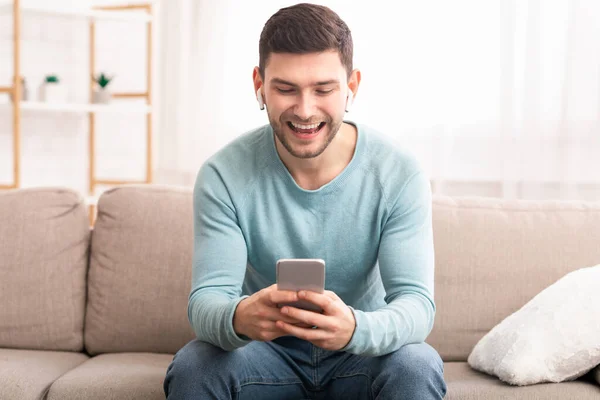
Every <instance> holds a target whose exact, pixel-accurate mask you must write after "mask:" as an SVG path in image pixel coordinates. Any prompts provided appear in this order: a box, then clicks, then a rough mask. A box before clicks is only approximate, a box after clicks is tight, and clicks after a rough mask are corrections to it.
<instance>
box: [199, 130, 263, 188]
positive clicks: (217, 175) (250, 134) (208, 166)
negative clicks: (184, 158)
mask: <svg viewBox="0 0 600 400" xmlns="http://www.w3.org/2000/svg"><path fill="white" fill-rule="evenodd" d="M271 134H272V133H271V131H270V126H269V125H264V126H261V127H258V128H256V129H253V130H251V131H247V132H245V133H243V134H242V135H240V136H239V137H237V138H235V139H234V140H232V141H231V142H229V143H228V144H227V145H225V146H224V147H223V148H221V149H220V150H219V151H217V152H216V153H215V154H213V155H212V156H211V157H209V158H208V159H207V160H206V161H205V162H204V163H203V164H202V165H201V167H200V169H199V171H198V174H197V177H196V182H195V188H196V190H199V189H200V188H206V187H209V186H223V187H224V188H225V189H226V190H227V191H228V192H230V194H231V193H242V192H244V191H245V190H246V188H247V187H248V185H249V184H251V183H252V182H253V181H255V180H256V179H257V177H258V176H259V175H260V174H261V173H262V172H263V171H264V170H265V169H267V168H266V167H267V166H268V165H269V163H270V162H271V161H272V160H271V157H270V156H269V154H270V153H269V150H270V149H269V147H268V146H269V145H270V143H271V141H270V138H269V136H268V135H271Z"/></svg>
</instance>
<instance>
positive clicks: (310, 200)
mask: <svg viewBox="0 0 600 400" xmlns="http://www.w3.org/2000/svg"><path fill="white" fill-rule="evenodd" d="M349 123H352V122H349ZM352 124H353V125H355V126H356V127H357V129H358V139H357V144H356V149H355V153H354V156H353V158H352V160H351V162H350V163H349V164H348V165H347V167H346V168H345V169H344V170H343V171H342V173H341V174H339V175H338V176H337V177H336V178H335V179H334V180H333V181H331V182H330V183H328V184H327V185H324V186H322V187H321V188H319V189H318V190H304V189H302V188H301V187H299V186H298V185H297V184H296V182H295V181H294V179H293V178H292V176H291V175H290V173H289V172H288V170H287V168H286V167H285V165H284V164H283V163H282V162H281V159H280V158H279V155H278V153H277V150H276V148H275V142H274V140H275V139H274V135H273V130H272V128H271V127H270V125H267V126H263V127H261V128H258V129H256V130H253V131H251V132H248V133H246V134H244V135H243V136H241V137H240V138H238V139H236V140H235V141H233V142H232V143H230V144H229V145H227V146H226V147H225V148H223V149H222V150H220V151H219V152H218V153H217V154H215V155H214V156H212V157H211V158H210V159H209V160H207V161H206V162H205V163H204V164H203V165H202V167H201V168H200V171H199V173H198V178H197V181H196V184H195V187H194V252H193V270H192V289H191V293H190V296H189V306H188V317H189V320H190V323H191V325H192V327H193V329H194V331H195V333H196V335H197V337H198V338H199V339H200V340H203V341H206V342H209V343H212V344H214V345H216V346H220V347H221V348H223V349H225V350H233V349H236V348H238V347H241V346H244V345H246V344H247V343H249V342H250V341H249V340H247V339H246V338H243V337H240V336H238V335H237V334H236V333H235V331H234V330H233V316H234V312H235V309H236V307H237V304H238V303H239V302H240V301H241V300H242V299H243V298H245V297H247V296H248V295H250V294H252V293H254V292H256V291H258V290H260V289H263V288H265V287H267V286H270V285H272V284H274V283H275V276H276V274H275V264H276V262H277V260H278V259H280V258H321V259H323V260H325V263H326V277H325V288H326V289H327V290H331V291H333V292H335V293H337V295H338V296H339V297H341V299H342V300H343V301H344V302H345V303H346V304H347V305H348V306H350V307H351V309H352V311H353V312H354V316H355V319H356V329H355V331H354V334H353V336H352V339H351V340H350V343H348V345H347V346H346V347H345V348H344V349H343V350H344V351H347V352H349V353H354V354H363V355H371V356H376V355H383V354H387V353H390V352H392V351H395V350H397V349H399V348H400V347H401V346H403V345H404V344H407V343H415V342H422V341H424V340H425V338H426V337H427V335H428V334H429V332H430V331H431V328H432V327H433V320H434V315H435V303H434V300H433V279H434V252H433V234H432V226H431V223H432V222H431V189H430V185H429V181H428V179H427V177H426V176H425V174H424V173H423V171H422V169H421V168H420V166H419V164H418V163H417V161H416V160H415V158H414V157H413V156H411V155H410V154H408V153H407V152H406V151H404V150H401V149H398V148H397V147H395V146H394V145H393V144H392V142H390V141H388V140H386V139H385V138H384V137H383V136H382V135H381V134H379V133H377V132H375V131H374V130H372V129H370V128H368V127H366V126H363V125H357V124H354V123H352Z"/></svg>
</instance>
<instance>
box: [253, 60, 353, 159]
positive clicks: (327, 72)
mask: <svg viewBox="0 0 600 400" xmlns="http://www.w3.org/2000/svg"><path fill="white" fill-rule="evenodd" d="M263 85H264V86H263V93H264V96H265V103H266V105H267V113H268V115H269V122H270V123H271V126H272V127H273V131H274V132H275V135H276V136H277V138H278V139H279V141H280V142H281V144H282V145H283V147H284V148H285V149H286V150H287V151H288V152H289V153H290V154H291V155H292V156H294V157H297V158H314V157H317V156H319V155H320V154H321V153H323V151H325V149H326V148H327V146H328V145H329V143H331V141H332V140H333V138H334V137H335V135H336V134H337V132H338V130H339V128H340V126H341V125H342V121H343V117H344V110H345V107H346V96H347V94H348V91H349V89H348V85H347V75H346V69H345V68H344V66H343V65H342V63H341V61H340V57H339V55H338V53H337V52H336V51H327V52H323V53H310V54H290V53H272V54H271V55H270V56H269V60H268V62H267V65H266V67H265V76H264V82H263Z"/></svg>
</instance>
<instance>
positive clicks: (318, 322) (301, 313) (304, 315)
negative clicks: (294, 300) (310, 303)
mask: <svg viewBox="0 0 600 400" xmlns="http://www.w3.org/2000/svg"><path fill="white" fill-rule="evenodd" d="M281 314H282V315H284V316H289V317H291V318H293V319H294V320H296V321H302V322H304V323H305V324H308V325H310V326H318V327H319V328H322V329H329V328H330V327H331V325H332V324H331V318H332V317H329V316H326V315H323V314H321V313H316V312H313V311H308V310H302V309H300V308H296V307H289V306H286V307H283V308H282V309H281Z"/></svg>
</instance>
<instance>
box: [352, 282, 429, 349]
mask: <svg viewBox="0 0 600 400" xmlns="http://www.w3.org/2000/svg"><path fill="white" fill-rule="evenodd" d="M352 311H353V312H354V317H355V320H356V328H355V330H354V335H353V336H352V339H351V340H350V343H348V345H347V346H346V347H345V348H344V349H343V350H344V351H347V352H349V353H353V354H360V355H365V356H381V355H384V354H388V353H391V352H393V351H396V350H398V349H399V348H400V347H402V346H404V345H405V344H409V343H419V342H423V341H424V340H425V338H427V336H428V335H429V333H430V332H431V329H432V328H433V321H434V317H435V305H434V303H433V302H432V301H431V300H430V299H429V298H428V297H427V296H425V295H423V294H421V293H416V292H415V293H408V294H404V295H402V296H398V297H397V298H396V299H394V300H393V301H391V302H390V303H389V304H388V305H386V306H385V307H382V308H381V309H379V310H377V311H372V312H364V311H361V310H355V309H353V310H352Z"/></svg>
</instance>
